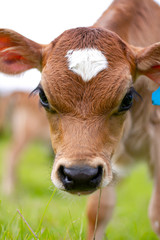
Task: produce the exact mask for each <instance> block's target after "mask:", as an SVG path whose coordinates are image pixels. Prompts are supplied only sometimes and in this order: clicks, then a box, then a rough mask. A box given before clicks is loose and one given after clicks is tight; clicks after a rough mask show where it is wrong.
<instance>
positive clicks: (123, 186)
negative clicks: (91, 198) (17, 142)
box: [0, 133, 158, 240]
mask: <svg viewBox="0 0 160 240" xmlns="http://www.w3.org/2000/svg"><path fill="white" fill-rule="evenodd" d="M9 137H10V136H9V134H8V133H5V134H3V135H1V136H0V177H1V178H2V169H3V167H2V159H3V158H4V155H5V151H6V148H7V147H8V145H9ZM21 157H22V160H21V162H20V164H19V167H18V171H17V185H16V190H15V192H14V194H13V195H12V196H9V197H5V196H4V195H3V194H2V192H0V239H1V240H10V239H14V240H29V239H36V237H35V236H34V235H33V233H31V231H30V229H29V228H28V227H27V225H26V224H25V222H24V221H23V220H22V218H21V217H20V215H19V213H18V212H17V209H18V210H19V211H20V212H21V214H22V215H23V217H24V218H25V220H26V221H27V222H28V224H29V225H30V227H31V228H32V230H33V231H34V233H35V234H36V236H37V239H45V240H47V239H48V240H49V239H52V240H53V239H55V240H83V239H85V236H86V235H85V234H86V217H85V203H86V200H87V198H86V197H78V196H77V197H73V196H70V195H68V194H67V195H66V194H63V193H59V192H58V191H55V189H54V186H53V185H52V183H51V180H50V173H51V168H52V161H53V160H52V157H51V156H49V153H48V151H47V149H46V148H45V147H44V146H43V145H42V144H41V143H39V142H36V143H34V144H33V145H30V146H28V148H27V149H26V150H25V151H24V153H23V155H22V156H21ZM151 190H152V182H151V180H150V178H149V174H148V171H147V167H146V165H145V164H144V163H140V164H139V165H138V166H136V167H135V168H134V169H133V171H132V174H131V175H130V176H128V177H127V179H126V180H125V181H123V182H121V183H119V184H118V186H117V205H116V208H115V212H114V215H113V218H112V221H111V222H110V224H109V226H108V228H107V231H106V236H105V239H108V240H156V239H158V238H157V237H156V235H155V234H154V233H153V231H152V229H151V227H150V223H149V220H148V215H147V211H148V210H147V208H148V203H149V199H150V195H151Z"/></svg>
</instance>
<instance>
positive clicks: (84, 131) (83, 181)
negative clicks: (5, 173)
mask: <svg viewBox="0 0 160 240" xmlns="http://www.w3.org/2000/svg"><path fill="white" fill-rule="evenodd" d="M159 21H160V8H159V7H158V6H157V4H156V3H154V2H153V1H152V0H141V1H139V0H130V1H128V0H115V1H114V2H113V4H112V5H111V6H110V7H109V9H108V10H107V11H106V12H105V13H104V14H103V15H102V17H101V18H100V19H99V20H98V21H97V22H96V24H95V25H93V26H92V27H89V28H76V29H71V30H68V31H65V32H64V33H63V34H62V35H60V36H59V37H58V38H56V39H55V40H54V41H53V42H51V43H50V44H48V45H40V44H38V43H35V42H33V41H31V40H29V39H27V38H25V37H23V36H21V35H20V34H18V33H16V32H14V31H11V30H6V29H1V30H0V71H1V72H4V73H6V74H18V73H21V72H23V71H26V70H28V69H30V68H37V69H39V70H40V71H41V72H42V80H41V85H40V86H38V88H37V90H38V91H39V96H40V102H41V104H42V106H44V108H45V109H46V113H47V117H48V120H49V124H50V133H51V141H52V146H53V149H54V151H55V153H56V157H55V162H54V165H53V170H52V176H51V178H52V181H53V183H54V184H55V185H56V187H57V188H59V189H61V190H65V191H68V192H71V193H78V194H89V193H92V192H94V191H95V190H97V189H98V188H99V187H100V186H103V187H106V186H107V185H108V184H109V183H110V182H111V181H112V179H113V173H114V171H115V170H114V169H115V166H116V169H118V168H117V166H126V165H129V164H130V163H131V162H132V159H138V158H142V157H145V158H146V159H148V162H149V163H151V164H152V165H153V168H154V182H155V184H154V190H153V195H152V200H151V203H150V208H149V215H150V219H151V224H152V227H153V229H154V231H155V232H156V233H157V234H158V235H160V190H159V188H158V186H159V185H160V173H159V171H158V170H159V165H160V156H159V155H160V151H159V149H160V147H159V141H158V137H159V132H160V129H159V128H160V126H159V125H160V117H159V116H160V114H159V111H160V110H159V106H152V103H151V93H152V91H153V89H156V88H157V87H158V84H160V43H156V42H158V41H160V33H159V24H158V22H159ZM139 94H140V95H141V96H142V98H143V101H137V102H136V101H134V98H136V97H138V96H139ZM114 204H115V193H114V188H113V187H112V186H108V187H106V188H104V189H103V192H102V201H101V207H100V213H99V221H98V229H97V233H96V239H101V238H102V236H103V232H104V229H105V225H106V223H107V222H108V221H109V219H110V217H111V215H112V210H113V208H114ZM95 206H97V192H96V193H94V194H93V195H92V196H91V199H90V204H89V206H88V217H89V231H88V239H92V237H93V231H94V224H95V215H96V207H95Z"/></svg>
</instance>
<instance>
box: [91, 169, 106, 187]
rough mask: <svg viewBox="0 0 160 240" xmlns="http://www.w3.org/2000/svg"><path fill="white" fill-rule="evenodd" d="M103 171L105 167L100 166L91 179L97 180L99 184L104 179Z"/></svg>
mask: <svg viewBox="0 0 160 240" xmlns="http://www.w3.org/2000/svg"><path fill="white" fill-rule="evenodd" d="M102 173H103V167H102V166H98V168H97V173H96V174H95V175H94V176H93V177H92V179H91V181H93V182H97V183H98V184H99V183H100V182H101V179H102Z"/></svg>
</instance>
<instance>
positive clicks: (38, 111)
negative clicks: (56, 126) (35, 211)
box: [0, 92, 49, 195]
mask: <svg viewBox="0 0 160 240" xmlns="http://www.w3.org/2000/svg"><path fill="white" fill-rule="evenodd" d="M0 119H1V120H2V119H3V122H2V121H1V122H0V123H1V125H4V127H5V125H6V122H8V124H9V125H10V128H11V142H10V145H9V147H8V149H7V152H6V155H5V158H4V165H5V166H4V171H3V172H4V174H3V186H2V188H3V192H4V193H5V194H7V195H8V194H11V193H12V191H13V190H14V187H15V180H16V167H17V164H18V162H19V160H20V155H21V153H22V152H23V151H24V149H25V148H26V147H27V145H28V144H29V143H30V142H31V141H34V140H36V139H38V140H42V141H44V142H48V144H49V127H48V122H47V119H46V116H45V113H44V109H42V108H40V107H39V104H38V98H37V96H35V97H29V93H27V92H14V93H12V94H10V95H7V96H4V97H1V98H0ZM1 125H0V126H1ZM0 141H1V140H0Z"/></svg>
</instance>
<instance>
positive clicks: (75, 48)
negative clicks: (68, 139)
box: [42, 28, 130, 110]
mask: <svg viewBox="0 0 160 240" xmlns="http://www.w3.org/2000/svg"><path fill="white" fill-rule="evenodd" d="M129 76H130V66H129V62H128V61H127V58H126V56H125V53H124V45H123V43H122V42H121V41H120V39H119V38H118V36H117V35H116V34H114V33H112V32H109V31H104V30H100V29H92V28H77V29H73V30H68V31H66V32H64V33H63V34H62V35H61V36H60V37H59V38H57V39H56V40H55V41H54V42H53V43H52V47H51V50H50V52H49V53H48V57H47V60H46V64H45V67H44V69H43V81H42V84H43V87H44V88H45V90H46V93H47V97H48V98H49V100H50V102H51V103H52V104H53V105H56V106H57V105H58V106H57V107H60V108H62V107H63V108H65V109H67V108H68V110H69V108H71V107H72V109H73V106H74V107H77V104H80V102H81V103H82V102H83V104H85V103H86V102H88V106H89V105H91V103H92V104H93V102H97V101H98V102H99V105H102V102H103V101H104V102H108V108H109V107H111V106H110V105H113V104H114V103H115V104H116V101H118V99H119V98H120V97H122V96H123V93H124V91H126V89H127V88H128V87H129V84H130V80H129ZM121 95H122V96H121ZM108 100H109V101H108ZM95 106H97V104H96V105H95ZM105 107H107V106H105Z"/></svg>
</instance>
